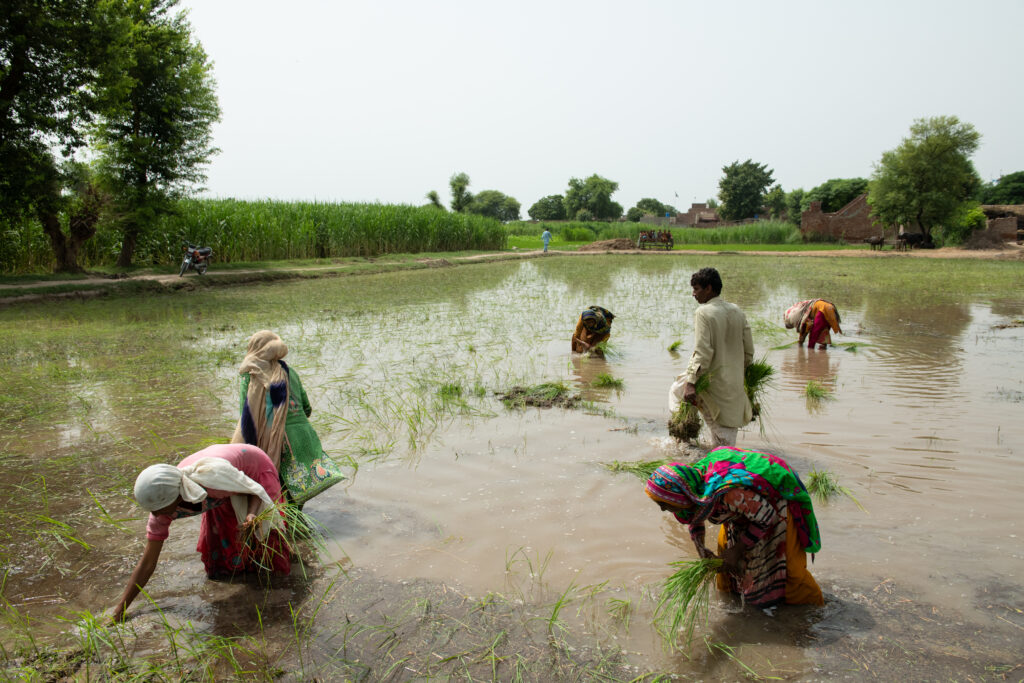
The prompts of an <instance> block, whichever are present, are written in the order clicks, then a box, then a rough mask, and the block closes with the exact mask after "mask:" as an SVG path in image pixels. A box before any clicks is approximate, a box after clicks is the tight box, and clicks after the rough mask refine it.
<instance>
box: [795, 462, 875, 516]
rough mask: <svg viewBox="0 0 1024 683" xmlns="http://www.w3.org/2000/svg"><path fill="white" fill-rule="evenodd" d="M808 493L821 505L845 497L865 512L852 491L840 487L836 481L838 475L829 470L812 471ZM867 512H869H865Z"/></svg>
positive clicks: (808, 476) (809, 474) (808, 479)
mask: <svg viewBox="0 0 1024 683" xmlns="http://www.w3.org/2000/svg"><path fill="white" fill-rule="evenodd" d="M807 491H808V493H810V494H811V495H812V496H814V498H815V499H816V500H818V501H819V502H821V503H827V502H828V501H829V500H830V499H832V498H834V497H835V496H837V495H844V496H846V497H847V498H849V499H850V500H852V501H853V502H854V503H856V504H857V507H859V508H860V509H861V510H864V506H863V505H861V504H860V501H859V500H857V499H856V498H855V497H854V495H853V493H851V492H850V489H848V488H846V487H845V486H842V485H840V483H839V482H838V481H837V480H836V475H834V474H832V473H831V472H829V471H828V470H811V471H810V472H809V473H808V474H807ZM865 512H867V511H866V510H865Z"/></svg>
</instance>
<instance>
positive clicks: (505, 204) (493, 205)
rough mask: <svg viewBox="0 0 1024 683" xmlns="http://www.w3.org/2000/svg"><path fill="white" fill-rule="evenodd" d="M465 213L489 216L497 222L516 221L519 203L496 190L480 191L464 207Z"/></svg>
mask: <svg viewBox="0 0 1024 683" xmlns="http://www.w3.org/2000/svg"><path fill="white" fill-rule="evenodd" d="M466 213H475V214H477V215H480V216H489V217H490V218H496V219H498V220H499V221H517V220H519V202H518V201H516V200H515V199H514V198H513V197H509V196H508V195H506V194H503V193H501V192H498V191H497V190H481V191H480V192H478V193H477V194H476V195H475V196H474V197H473V200H472V201H471V202H470V203H469V206H467V207H466Z"/></svg>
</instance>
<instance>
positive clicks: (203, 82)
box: [95, 0, 220, 267]
mask: <svg viewBox="0 0 1024 683" xmlns="http://www.w3.org/2000/svg"><path fill="white" fill-rule="evenodd" d="M177 4H178V0H141V1H138V2H135V1H132V2H128V1H127V0H126V1H125V2H124V5H123V6H124V7H125V8H126V10H127V16H128V20H129V22H130V24H129V26H128V30H127V32H126V35H125V39H124V41H123V43H122V44H121V45H120V46H119V47H120V49H121V51H122V55H123V63H121V64H116V63H115V64H112V65H111V69H112V70H116V73H117V74H119V75H120V76H121V78H120V79H118V80H117V81H116V82H113V83H112V84H111V85H110V86H109V87H107V88H106V89H105V90H104V92H103V93H102V98H101V99H102V117H101V119H100V123H99V125H98V127H97V129H96V132H95V143H96V149H97V151H98V152H99V154H100V159H99V164H98V165H99V169H100V172H101V175H102V176H103V177H104V179H105V181H106V183H107V184H108V186H109V187H110V188H111V193H112V195H113V202H114V205H115V209H116V211H117V214H118V223H119V225H120V227H121V231H122V235H123V237H122V242H121V253H120V255H119V256H118V260H117V264H118V266H121V267H128V266H130V265H131V263H132V257H133V255H134V253H135V247H136V244H137V243H138V240H139V237H140V236H141V235H142V234H144V232H145V231H146V230H147V228H148V227H149V226H151V225H152V224H153V223H154V221H155V219H156V218H158V217H159V216H160V215H162V214H166V213H169V212H170V211H171V210H172V207H173V203H174V201H175V200H177V199H180V198H181V197H183V196H185V194H186V193H187V191H188V190H189V189H190V188H192V187H194V186H195V185H197V184H198V183H202V182H203V181H204V180H206V169H205V167H206V164H207V163H208V162H209V159H210V157H211V156H212V155H214V154H215V153H216V152H217V151H218V150H217V149H216V148H215V147H214V146H213V144H212V128H213V124H214V123H215V122H216V121H218V120H219V119H220V107H219V105H218V103H217V95H216V93H215V84H214V80H213V65H212V64H211V62H210V61H209V59H208V58H207V56H206V53H205V52H204V51H203V48H202V46H201V45H200V44H199V43H198V42H197V41H194V40H193V39H192V29H191V26H190V25H189V23H188V21H187V19H186V15H185V12H184V11H180V10H179V11H175V7H176V6H177Z"/></svg>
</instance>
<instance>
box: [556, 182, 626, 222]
mask: <svg viewBox="0 0 1024 683" xmlns="http://www.w3.org/2000/svg"><path fill="white" fill-rule="evenodd" d="M618 189H619V184H618V183H616V182H614V181H611V180H608V179H607V178H602V177H601V176H599V175H597V174H596V173H595V174H594V175H592V176H590V177H589V178H587V179H586V180H580V179H579V178H570V179H569V189H568V190H567V191H566V193H565V200H564V201H565V213H566V215H567V216H568V217H569V218H575V219H577V220H583V219H582V218H580V212H581V211H583V210H584V209H586V211H587V213H588V214H589V215H590V216H592V217H593V218H595V219H609V218H618V217H619V216H621V215H622V206H621V205H620V204H618V203H616V202H613V201H612V195H613V194H615V191H616V190H618Z"/></svg>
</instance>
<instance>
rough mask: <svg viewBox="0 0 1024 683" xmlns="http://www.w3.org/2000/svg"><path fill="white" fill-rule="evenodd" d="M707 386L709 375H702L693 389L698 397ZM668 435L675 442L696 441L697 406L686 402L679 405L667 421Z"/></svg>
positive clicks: (709, 382) (698, 414)
mask: <svg viewBox="0 0 1024 683" xmlns="http://www.w3.org/2000/svg"><path fill="white" fill-rule="evenodd" d="M709 386H711V375H708V374H703V375H701V376H700V377H698V378H697V383H696V384H695V385H694V388H695V389H696V391H697V395H698V396H700V395H701V394H702V393H704V392H705V391H707V388H708V387H709ZM668 433H669V436H671V437H673V438H675V440H676V441H692V440H693V439H696V438H697V435H698V434H700V411H699V410H697V406H695V405H693V404H692V403H687V402H686V401H683V402H682V403H680V404H679V409H678V410H676V412H675V413H673V415H672V417H670V418H669V419H668Z"/></svg>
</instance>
